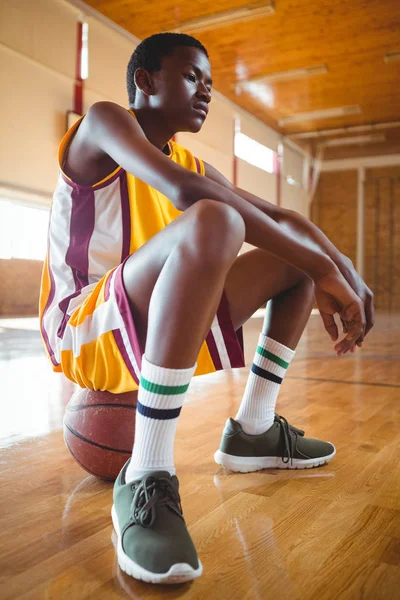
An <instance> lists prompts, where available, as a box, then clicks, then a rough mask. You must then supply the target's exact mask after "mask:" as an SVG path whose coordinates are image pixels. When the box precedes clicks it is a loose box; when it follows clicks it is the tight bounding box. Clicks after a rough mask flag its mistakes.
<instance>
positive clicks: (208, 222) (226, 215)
mask: <svg viewBox="0 0 400 600" xmlns="http://www.w3.org/2000/svg"><path fill="white" fill-rule="evenodd" d="M193 208H194V213H195V214H194V227H195V228H196V229H197V230H198V231H199V233H203V232H204V234H205V238H206V241H207V242H208V243H209V242H212V241H214V242H217V243H218V242H220V243H221V244H225V245H226V244H227V243H229V241H232V243H233V244H234V245H235V244H237V243H238V244H240V245H241V244H242V243H243V241H244V238H245V234H246V229H245V224H244V220H243V218H242V216H241V215H240V214H239V213H238V211H237V210H236V209H234V208H233V207H232V206H229V205H228V204H224V203H223V202H218V201H216V200H208V199H204V200H199V201H198V202H196V204H195V205H194V207H193Z"/></svg>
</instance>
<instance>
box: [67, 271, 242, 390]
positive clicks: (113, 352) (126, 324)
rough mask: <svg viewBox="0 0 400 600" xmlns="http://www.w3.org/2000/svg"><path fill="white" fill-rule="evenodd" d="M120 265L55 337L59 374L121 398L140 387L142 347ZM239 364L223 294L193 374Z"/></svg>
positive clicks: (237, 340)
mask: <svg viewBox="0 0 400 600" xmlns="http://www.w3.org/2000/svg"><path fill="white" fill-rule="evenodd" d="M124 264H125V261H124V262H123V263H122V264H120V265H119V266H118V267H116V268H114V269H112V270H111V271H109V272H108V273H106V275H104V277H103V278H102V279H101V280H100V281H99V282H98V283H97V284H96V286H95V287H94V289H93V290H92V291H91V292H90V294H89V295H88V296H87V297H86V299H85V300H84V302H83V303H82V304H81V305H80V306H79V307H77V308H76V309H75V310H74V311H73V312H72V313H71V315H70V317H69V319H68V321H67V323H66V325H65V329H64V331H63V333H62V337H61V339H59V355H60V366H61V370H62V372H63V373H64V374H65V375H66V377H68V379H71V380H72V381H74V382H76V383H77V384H79V385H80V386H81V387H83V388H90V389H93V390H108V391H110V392H113V393H115V394H120V393H123V392H130V391H133V390H137V389H138V387H139V381H140V371H141V365H142V356H143V353H144V349H143V348H141V347H140V344H139V340H138V337H137V333H136V328H135V323H134V320H133V317H132V313H131V310H130V306H129V301H128V296H127V293H126V290H125V286H124V283H123V278H122V270H123V268H124ZM161 333H162V332H160V334H161ZM243 366H244V356H243V336H242V330H241V329H239V330H238V331H237V332H235V330H234V328H233V324H232V320H231V317H230V313H229V306H228V301H227V298H226V295H225V293H223V295H222V298H221V302H220V305H219V308H218V311H217V314H216V315H215V318H214V320H213V323H212V326H211V330H210V331H209V333H208V335H207V337H206V339H205V341H204V343H203V345H202V347H201V349H200V353H199V356H198V358H197V369H196V372H195V375H203V374H205V373H212V372H214V371H219V370H221V369H229V368H235V367H243ZM57 370H60V369H59V368H58V369H57Z"/></svg>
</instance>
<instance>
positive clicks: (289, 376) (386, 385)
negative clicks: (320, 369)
mask: <svg viewBox="0 0 400 600" xmlns="http://www.w3.org/2000/svg"><path fill="white" fill-rule="evenodd" d="M285 379H302V380H303V381H320V382H321V383H349V384H351V385H372V386H375V387H389V388H400V384H398V383H375V382H372V381H345V380H342V379H319V378H318V377H299V376H297V375H286V377H285Z"/></svg>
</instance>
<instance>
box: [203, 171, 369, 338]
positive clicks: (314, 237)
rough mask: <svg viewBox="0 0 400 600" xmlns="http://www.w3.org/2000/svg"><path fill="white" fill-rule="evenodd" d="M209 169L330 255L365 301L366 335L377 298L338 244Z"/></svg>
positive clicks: (214, 176)
mask: <svg viewBox="0 0 400 600" xmlns="http://www.w3.org/2000/svg"><path fill="white" fill-rule="evenodd" d="M203 163H204V167H205V175H206V177H209V178H210V179H212V180H213V181H215V182H216V183H219V184H220V185H223V186H225V187H227V188H229V189H231V190H232V191H233V192H234V193H235V194H238V195H239V196H241V198H243V199H244V200H247V202H250V204H252V205H253V206H255V207H256V208H258V209H259V210H261V211H262V212H264V213H265V214H266V215H268V216H269V217H271V218H272V219H274V221H276V222H277V223H278V224H279V225H280V226H281V228H283V229H284V230H286V231H288V233H290V235H291V236H293V237H295V238H297V239H299V240H303V241H304V240H305V239H306V240H307V241H308V242H309V243H311V244H312V245H314V246H315V247H316V248H319V249H320V250H322V251H323V252H324V253H325V254H327V255H328V256H329V257H330V258H331V260H332V261H333V262H334V263H335V264H336V266H337V267H338V269H339V271H340V272H341V273H342V275H343V277H344V278H345V279H346V281H347V282H348V283H349V284H350V286H351V287H352V289H353V290H354V291H355V292H356V294H357V296H358V297H359V298H360V299H361V300H362V302H363V304H364V308H365V313H366V319H367V324H366V332H365V335H366V334H367V333H368V331H369V330H370V329H371V328H372V327H373V325H374V301H373V298H374V295H373V293H372V291H371V290H370V289H369V288H368V287H367V285H366V284H365V282H364V281H363V279H362V278H361V277H360V275H359V274H358V273H357V271H356V270H355V269H354V265H353V263H352V261H351V260H350V258H348V257H347V256H345V255H344V254H342V253H341V252H340V251H339V250H338V249H337V248H336V246H334V244H332V242H331V241H330V240H329V239H328V238H327V237H326V235H325V234H324V233H323V232H322V231H321V230H320V229H319V228H318V227H317V226H316V225H314V223H312V222H311V221H309V220H308V219H306V218H305V217H303V216H302V215H300V214H299V213H297V212H295V211H293V210H287V209H284V208H281V207H278V206H275V205H274V204H271V203H270V202H268V201H266V200H263V199H262V198H259V197H258V196H255V195H254V194H251V193H250V192H246V191H245V190H242V189H241V188H238V187H237V186H234V185H233V184H232V183H231V182H230V181H228V179H226V178H225V177H224V176H223V175H222V174H221V173H220V172H219V171H217V169H215V168H214V167H213V166H211V165H209V164H208V163H206V162H205V161H203Z"/></svg>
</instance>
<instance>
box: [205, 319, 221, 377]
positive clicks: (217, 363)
mask: <svg viewBox="0 0 400 600" xmlns="http://www.w3.org/2000/svg"><path fill="white" fill-rule="evenodd" d="M206 343H207V346H208V349H209V351H210V354H211V358H212V361H213V363H214V367H215V369H216V371H220V370H221V369H222V363H221V359H220V357H219V353H218V349H217V344H216V343H215V340H214V335H213V333H212V331H211V329H210V331H209V332H208V334H207V337H206Z"/></svg>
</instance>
